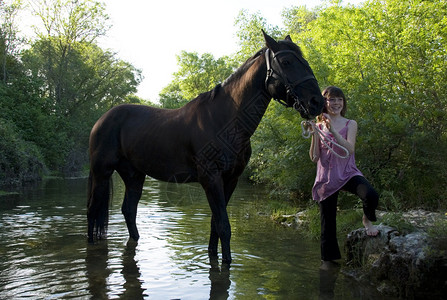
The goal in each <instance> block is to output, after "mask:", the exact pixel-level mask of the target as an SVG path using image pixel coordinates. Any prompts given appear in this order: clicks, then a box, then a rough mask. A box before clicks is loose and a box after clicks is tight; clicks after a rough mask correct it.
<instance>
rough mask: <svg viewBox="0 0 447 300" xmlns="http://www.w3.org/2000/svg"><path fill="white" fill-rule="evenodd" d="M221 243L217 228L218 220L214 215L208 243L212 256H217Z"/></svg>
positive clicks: (209, 252)
mask: <svg viewBox="0 0 447 300" xmlns="http://www.w3.org/2000/svg"><path fill="white" fill-rule="evenodd" d="M218 244H219V234H218V233H217V229H216V220H215V218H214V215H212V217H211V233H210V241H209V244H208V254H209V256H210V257H217V246H218Z"/></svg>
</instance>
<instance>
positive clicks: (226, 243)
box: [202, 179, 231, 264]
mask: <svg viewBox="0 0 447 300" xmlns="http://www.w3.org/2000/svg"><path fill="white" fill-rule="evenodd" d="M202 186H203V188H204V189H205V193H206V196H207V198H208V203H209V205H210V208H211V212H212V218H211V222H212V223H211V234H210V242H209V245H208V251H209V254H210V256H217V244H218V238H219V239H220V243H221V246H222V263H226V264H230V263H231V250H230V239H231V226H230V220H229V219H228V214H227V207H226V206H227V205H226V201H225V195H224V188H223V183H222V180H221V179H218V180H215V181H214V182H212V183H210V182H208V184H202Z"/></svg>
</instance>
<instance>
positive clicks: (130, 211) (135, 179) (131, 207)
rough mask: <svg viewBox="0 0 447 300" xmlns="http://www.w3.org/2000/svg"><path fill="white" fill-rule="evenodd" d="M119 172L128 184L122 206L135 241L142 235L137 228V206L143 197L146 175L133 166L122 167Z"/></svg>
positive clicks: (130, 234) (131, 236) (130, 233)
mask: <svg viewBox="0 0 447 300" xmlns="http://www.w3.org/2000/svg"><path fill="white" fill-rule="evenodd" d="M118 173H119V174H120V176H121V178H122V179H123V181H124V184H125V185H126V192H125V194H124V201H123V205H122V207H121V212H122V213H123V215H124V218H125V220H126V225H127V229H128V230H129V236H130V238H132V239H133V240H135V241H138V239H139V238H140V235H139V234H138V229H137V223H136V220H137V208H138V202H139V201H140V198H141V193H142V190H143V184H144V179H145V177H146V175H145V174H144V173H140V172H138V171H135V170H133V168H129V166H128V167H127V168H121V169H120V170H119V171H118Z"/></svg>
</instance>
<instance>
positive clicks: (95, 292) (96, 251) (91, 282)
mask: <svg viewBox="0 0 447 300" xmlns="http://www.w3.org/2000/svg"><path fill="white" fill-rule="evenodd" d="M108 256H109V248H108V245H107V241H101V242H99V243H97V244H94V245H88V246H87V257H86V258H85V264H86V267H87V278H88V290H89V292H90V294H91V295H92V297H93V298H95V299H107V278H108V277H109V275H110V273H111V270H110V269H109V268H108V264H107V260H108Z"/></svg>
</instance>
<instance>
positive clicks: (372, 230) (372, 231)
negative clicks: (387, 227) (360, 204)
mask: <svg viewBox="0 0 447 300" xmlns="http://www.w3.org/2000/svg"><path fill="white" fill-rule="evenodd" d="M363 226H365V229H366V234H367V235H369V236H377V234H378V233H379V230H378V229H377V228H376V226H374V225H373V223H371V221H370V220H369V219H368V218H367V217H366V216H365V215H363Z"/></svg>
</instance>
